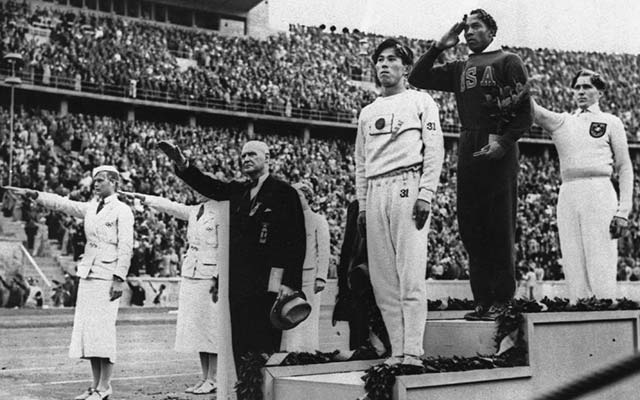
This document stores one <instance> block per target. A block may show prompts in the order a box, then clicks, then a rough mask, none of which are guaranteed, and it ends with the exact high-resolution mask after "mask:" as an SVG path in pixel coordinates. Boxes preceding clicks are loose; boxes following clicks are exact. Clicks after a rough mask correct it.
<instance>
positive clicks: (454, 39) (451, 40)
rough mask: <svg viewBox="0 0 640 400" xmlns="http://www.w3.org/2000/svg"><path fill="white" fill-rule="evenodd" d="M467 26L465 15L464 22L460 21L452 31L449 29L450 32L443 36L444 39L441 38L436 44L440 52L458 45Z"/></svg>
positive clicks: (454, 25)
mask: <svg viewBox="0 0 640 400" xmlns="http://www.w3.org/2000/svg"><path fill="white" fill-rule="evenodd" d="M466 26H467V15H466V14H465V16H464V17H463V18H462V21H459V22H456V23H455V24H453V26H452V27H451V29H449V31H448V32H447V33H445V34H444V36H442V38H440V40H438V41H437V42H436V47H437V48H438V49H440V50H444V49H448V48H450V47H453V46H455V45H456V44H458V42H460V37H459V36H460V34H461V33H462V31H463V30H464V28H465V27H466Z"/></svg>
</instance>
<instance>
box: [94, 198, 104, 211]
mask: <svg viewBox="0 0 640 400" xmlns="http://www.w3.org/2000/svg"><path fill="white" fill-rule="evenodd" d="M102 207H104V199H100V202H99V203H98V209H97V210H96V214H97V213H99V212H100V210H102Z"/></svg>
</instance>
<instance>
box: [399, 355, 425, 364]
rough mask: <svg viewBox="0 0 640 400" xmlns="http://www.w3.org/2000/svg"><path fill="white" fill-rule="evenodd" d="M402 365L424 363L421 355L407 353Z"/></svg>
mask: <svg viewBox="0 0 640 400" xmlns="http://www.w3.org/2000/svg"><path fill="white" fill-rule="evenodd" d="M402 365H412V366H414V367H424V364H422V359H421V358H420V357H416V356H412V355H405V356H404V360H402Z"/></svg>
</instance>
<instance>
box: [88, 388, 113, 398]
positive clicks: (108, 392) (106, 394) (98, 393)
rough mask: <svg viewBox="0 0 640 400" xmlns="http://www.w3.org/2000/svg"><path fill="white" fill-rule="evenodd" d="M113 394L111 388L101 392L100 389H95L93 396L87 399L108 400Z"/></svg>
mask: <svg viewBox="0 0 640 400" xmlns="http://www.w3.org/2000/svg"><path fill="white" fill-rule="evenodd" d="M112 394H113V389H112V388H111V386H109V388H108V389H107V390H103V391H99V390H98V389H94V391H93V393H91V396H89V397H87V400H106V399H108V398H109V396H111V395H112Z"/></svg>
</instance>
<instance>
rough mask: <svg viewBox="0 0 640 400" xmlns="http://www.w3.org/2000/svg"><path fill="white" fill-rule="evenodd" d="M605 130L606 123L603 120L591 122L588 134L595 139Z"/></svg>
mask: <svg viewBox="0 0 640 400" xmlns="http://www.w3.org/2000/svg"><path fill="white" fill-rule="evenodd" d="M606 131H607V124H605V123H604V122H592V123H591V126H590V127H589V134H590V135H591V137H593V138H596V139H598V138H601V137H602V136H604V134H605V132H606Z"/></svg>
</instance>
